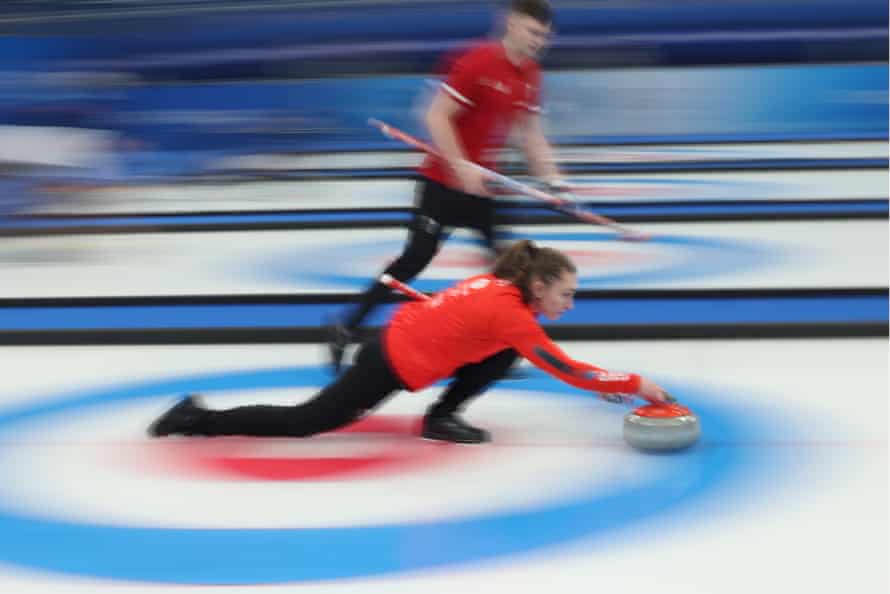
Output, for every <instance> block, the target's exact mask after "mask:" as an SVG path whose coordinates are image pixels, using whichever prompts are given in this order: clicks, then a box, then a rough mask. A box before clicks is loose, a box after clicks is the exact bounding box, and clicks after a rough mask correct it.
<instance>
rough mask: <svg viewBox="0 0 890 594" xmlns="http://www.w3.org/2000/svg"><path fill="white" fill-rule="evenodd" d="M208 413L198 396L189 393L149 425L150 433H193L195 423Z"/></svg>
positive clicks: (160, 435)
mask: <svg viewBox="0 0 890 594" xmlns="http://www.w3.org/2000/svg"><path fill="white" fill-rule="evenodd" d="M206 414H207V410H206V409H205V408H202V407H201V405H200V403H199V402H198V401H197V398H196V396H195V395H194V394H189V395H187V396H185V397H184V398H183V399H182V400H180V401H179V402H177V403H176V404H175V405H173V407H172V408H171V409H170V410H168V411H167V412H165V413H164V414H162V415H161V416H160V417H158V418H157V419H156V420H155V422H154V423H152V424H151V425H149V426H148V434H149V436H151V437H166V436H167V435H177V434H178V435H193V434H194V433H193V431H192V429H193V428H194V426H195V423H196V422H197V421H198V420H199V419H201V418H202V417H203V416H204V415H206Z"/></svg>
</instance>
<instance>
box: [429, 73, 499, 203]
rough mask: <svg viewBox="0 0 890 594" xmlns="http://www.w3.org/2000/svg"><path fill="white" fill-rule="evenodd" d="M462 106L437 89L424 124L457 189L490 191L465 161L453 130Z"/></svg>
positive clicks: (477, 191) (471, 192)
mask: <svg viewBox="0 0 890 594" xmlns="http://www.w3.org/2000/svg"><path fill="white" fill-rule="evenodd" d="M464 109H465V107H464V106H463V105H461V104H460V103H458V102H457V100H456V99H454V98H452V97H451V96H450V95H449V94H448V93H446V92H445V91H443V90H441V89H440V90H439V92H437V93H436V96H435V97H434V98H433V102H432V104H431V105H430V107H429V109H428V110H427V112H426V118H425V119H426V125H427V128H428V129H429V132H430V137H431V138H432V139H433V144H434V145H435V146H436V148H437V149H438V150H439V152H440V153H441V154H442V156H443V157H444V158H445V162H446V165H447V166H448V167H450V168H451V171H452V172H453V174H454V176H455V177H456V178H457V181H458V182H459V183H460V185H461V189H462V190H463V191H464V192H466V193H468V194H475V195H477V196H487V195H489V194H490V192H489V191H488V189H486V187H485V182H484V179H483V177H482V175H481V174H480V173H479V172H478V171H477V170H475V169H473V168H471V167H467V166H466V164H465V161H466V159H467V156H466V153H465V152H464V148H463V146H461V143H460V139H459V138H458V136H457V131H456V130H455V124H454V122H455V119H456V118H457V116H459V115H460V114H461V112H462V111H463V110H464Z"/></svg>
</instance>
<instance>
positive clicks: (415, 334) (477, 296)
mask: <svg viewBox="0 0 890 594" xmlns="http://www.w3.org/2000/svg"><path fill="white" fill-rule="evenodd" d="M383 346H384V350H385V352H386V355H387V358H388V359H389V362H390V364H391V365H392V367H393V371H395V373H396V375H397V376H398V377H399V379H400V380H401V381H402V383H403V384H404V385H405V386H406V387H407V388H408V389H410V390H412V391H415V390H420V389H423V388H425V387H427V386H429V385H430V384H432V383H434V382H436V381H438V380H440V379H443V378H447V377H450V376H451V375H452V374H453V373H454V371H455V370H456V369H457V368H459V367H461V366H463V365H466V364H469V363H477V362H479V361H482V360H483V359H486V358H488V357H490V356H491V355H493V354H495V353H498V352H500V351H502V350H504V349H508V348H513V349H516V350H517V351H518V352H519V354H520V355H522V356H523V357H525V358H526V359H528V360H529V361H531V362H532V364H534V365H535V366H536V367H539V368H541V369H543V370H544V371H546V372H547V373H549V374H551V375H553V376H554V377H556V378H558V379H560V380H562V381H564V382H566V383H567V384H571V385H573V386H576V387H578V388H581V389H583V390H591V391H594V392H601V393H605V394H611V393H627V394H632V393H636V391H637V390H638V389H639V386H640V376H638V375H636V374H632V373H630V374H625V373H612V372H610V371H607V370H605V369H601V368H599V367H596V366H594V365H590V364H588V363H584V362H581V361H576V360H574V359H572V358H571V357H569V356H568V355H567V354H566V353H564V352H563V351H562V349H560V348H559V347H558V346H557V345H556V344H554V343H553V341H551V340H550V338H549V337H548V336H547V335H546V334H545V333H544V330H543V328H541V325H540V324H539V323H538V321H537V319H536V317H535V313H534V312H533V311H532V309H531V307H530V306H529V305H528V304H526V303H523V301H522V293H521V292H520V290H519V288H518V287H516V286H515V285H513V284H512V283H510V282H509V281H505V280H502V279H498V278H496V277H495V276H493V275H490V274H485V275H479V276H474V277H471V278H469V279H467V280H464V281H462V282H460V283H458V284H456V285H454V286H453V287H451V288H449V289H446V290H444V291H442V292H440V293H437V294H436V295H434V296H433V298H432V299H430V300H427V301H414V302H410V303H406V304H405V305H402V306H401V307H400V308H399V309H398V310H397V311H396V313H395V315H394V316H393V318H392V320H391V321H390V322H389V324H388V325H387V327H386V329H385V330H384V333H383Z"/></svg>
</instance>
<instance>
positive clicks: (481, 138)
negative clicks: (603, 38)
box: [420, 42, 541, 187]
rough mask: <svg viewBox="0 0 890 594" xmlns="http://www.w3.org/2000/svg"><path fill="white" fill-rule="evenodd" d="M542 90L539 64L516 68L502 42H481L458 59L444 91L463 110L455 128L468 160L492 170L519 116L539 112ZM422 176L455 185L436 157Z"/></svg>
mask: <svg viewBox="0 0 890 594" xmlns="http://www.w3.org/2000/svg"><path fill="white" fill-rule="evenodd" d="M540 89H541V71H540V68H539V67H538V64H537V63H536V62H535V61H534V60H526V61H525V62H523V63H522V64H520V65H518V66H517V65H516V64H513V63H512V62H510V60H508V59H507V54H506V53H505V51H504V46H503V44H502V43H500V42H488V43H482V44H479V45H477V46H475V47H474V48H472V49H470V50H469V51H467V52H466V53H464V54H463V55H461V56H460V57H459V58H458V59H456V60H455V61H454V63H453V66H452V67H451V69H450V70H449V72H448V75H447V77H446V79H445V81H444V82H443V83H442V90H443V92H445V93H448V95H449V96H450V97H451V98H452V99H454V100H455V101H457V102H458V103H460V104H461V105H462V106H463V107H464V109H463V111H462V112H461V113H460V114H459V115H458V116H457V118H456V121H455V122H454V124H455V125H454V128H455V131H456V134H457V138H458V141H459V142H460V145H461V146H462V147H463V149H464V154H465V155H466V157H467V159H468V160H470V161H472V162H474V163H478V164H480V165H482V166H483V167H488V168H489V169H491V168H492V167H493V166H494V162H495V159H496V158H497V156H496V154H494V153H496V152H497V151H498V150H500V149H501V148H502V147H503V146H504V142H505V141H506V139H507V136H508V135H509V133H510V129H511V128H512V126H513V123H514V122H515V120H516V118H517V117H518V116H519V115H521V114H523V113H527V112H535V113H536V112H539V111H540V106H539V103H540ZM420 173H421V175H423V176H425V177H428V178H429V179H432V180H434V181H437V182H439V183H441V184H444V185H446V186H449V187H455V186H456V184H457V182H456V180H454V178H453V174H452V172H451V171H450V168H449V167H448V165H447V164H445V163H444V162H443V161H442V160H441V159H439V158H436V157H431V156H430V157H427V159H426V160H425V161H424V163H423V164H422V165H421V167H420Z"/></svg>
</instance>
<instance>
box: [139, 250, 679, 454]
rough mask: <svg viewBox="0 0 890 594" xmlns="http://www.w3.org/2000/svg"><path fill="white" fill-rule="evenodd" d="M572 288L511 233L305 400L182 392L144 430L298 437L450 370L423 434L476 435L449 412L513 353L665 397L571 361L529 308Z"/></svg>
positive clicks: (547, 256)
mask: <svg viewBox="0 0 890 594" xmlns="http://www.w3.org/2000/svg"><path fill="white" fill-rule="evenodd" d="M576 287H577V278H576V271H575V266H574V264H572V262H571V260H569V259H568V257H567V256H566V255H565V254H563V253H562V252H559V251H557V250H555V249H551V248H546V247H544V248H541V247H536V246H535V245H534V244H533V243H532V242H531V241H528V240H523V241H519V242H517V243H515V244H514V245H513V246H512V247H511V248H510V249H508V250H507V251H505V252H504V253H503V254H502V255H501V256H500V257H499V258H498V260H497V261H496V262H495V266H494V269H493V270H492V272H491V273H490V274H483V275H478V276H474V277H471V278H469V279H466V280H464V281H462V282H460V283H457V284H456V285H454V286H453V287H451V288H449V289H446V290H444V291H442V292H440V293H437V294H435V295H434V296H433V298H432V299H429V300H425V301H414V302H410V303H406V304H404V305H402V306H401V307H400V308H399V309H398V310H397V311H396V313H395V314H394V315H393V317H392V319H391V320H390V321H389V323H388V324H387V325H386V326H385V327H384V329H383V331H382V332H381V335H380V336H379V337H375V338H372V339H370V340H368V341H367V342H366V343H365V344H364V345H363V346H362V347H361V348H360V350H359V352H358V355H357V356H356V363H355V364H354V365H353V366H352V367H350V368H349V370H348V371H346V372H345V373H343V374H342V375H341V376H340V377H339V378H338V379H337V380H335V381H334V382H333V383H331V384H330V385H328V386H327V387H325V388H324V389H322V390H321V392H319V393H318V394H317V395H316V396H314V397H313V398H311V399H309V400H308V401H307V402H305V403H303V404H298V405H295V406H267V405H252V406H241V407H237V408H233V409H228V410H209V409H206V408H203V407H202V406H200V405H199V404H198V402H197V401H196V400H195V398H194V397H193V396H187V397H185V398H184V399H183V400H182V401H180V402H179V403H178V404H176V405H175V406H174V407H173V408H171V409H170V410H168V411H167V412H166V413H164V414H163V415H162V416H161V417H159V418H158V419H157V420H156V421H155V422H154V423H152V425H151V426H150V427H149V430H148V431H149V434H150V435H151V436H153V437H163V436H165V435H171V434H183V435H205V436H211V435H254V436H263V437H305V436H308V435H314V434H317V433H323V432H326V431H331V430H333V429H337V428H339V427H343V426H345V425H348V424H349V423H352V422H353V421H356V420H358V419H359V418H360V417H362V416H363V415H364V414H365V413H367V412H368V411H370V410H371V409H373V408H375V407H377V406H378V405H379V404H380V403H382V402H383V401H384V400H386V399H387V398H388V397H389V396H390V395H392V394H393V393H394V392H396V391H398V390H409V391H412V392H414V391H417V390H421V389H423V388H426V387H427V386H429V385H431V384H433V383H435V382H436V381H438V380H441V379H445V378H452V381H451V383H450V384H449V385H448V387H447V388H446V389H445V391H444V392H443V393H442V395H441V396H440V397H439V399H438V401H437V402H436V403H435V404H433V406H431V407H430V409H429V410H428V412H427V414H426V416H425V417H424V422H423V433H422V435H423V437H426V438H428V439H439V440H444V441H453V442H460V443H481V442H485V441H488V440H489V439H490V437H489V435H488V433H487V432H486V431H484V430H482V429H478V428H476V427H472V426H470V425H468V424H466V423H465V422H464V421H462V420H461V419H460V417H459V416H458V415H457V413H458V412H459V411H460V410H461V408H462V407H463V406H464V405H465V404H466V403H467V402H468V401H469V400H470V399H471V398H473V397H475V396H478V395H479V394H481V393H482V392H484V391H485V389H486V388H488V386H490V385H491V384H492V383H493V382H495V381H497V380H498V379H501V378H502V377H503V376H504V375H505V374H506V373H507V370H508V369H509V368H510V366H511V365H513V363H514V362H515V361H516V359H517V358H518V357H519V356H522V357H525V358H526V359H528V360H529V361H531V362H532V363H533V364H534V365H535V366H537V367H539V368H541V369H543V370H544V371H546V372H547V373H549V374H551V375H553V376H555V377H557V378H558V379H560V380H562V381H564V382H566V383H568V384H571V385H573V386H576V387H578V388H580V389H582V390H590V391H592V392H596V393H599V394H603V395H606V396H607V395H609V394H638V395H640V396H642V397H644V398H647V399H654V400H658V401H668V399H669V397H668V395H667V394H666V393H665V391H664V390H662V389H661V388H660V387H659V386H657V385H656V384H654V383H653V382H651V381H649V380H647V379H645V378H642V377H640V376H639V375H636V374H632V373H631V374H625V373H612V372H610V371H607V370H605V369H601V368H599V367H595V366H593V365H590V364H588V363H583V362H580V361H575V360H573V359H572V358H570V357H569V356H568V355H566V354H565V353H564V352H563V351H562V350H561V349H560V348H559V347H558V346H557V345H556V344H554V343H553V342H552V341H551V340H550V339H549V338H548V337H547V335H546V334H545V333H544V330H543V328H541V325H540V323H538V320H537V316H539V315H543V316H544V317H546V318H549V319H551V320H555V319H557V318H559V317H560V316H561V315H562V314H563V313H565V312H566V311H567V310H569V309H571V307H572V301H573V298H574V293H575V289H576Z"/></svg>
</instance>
